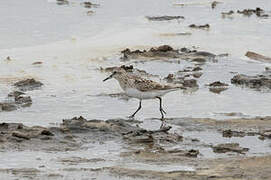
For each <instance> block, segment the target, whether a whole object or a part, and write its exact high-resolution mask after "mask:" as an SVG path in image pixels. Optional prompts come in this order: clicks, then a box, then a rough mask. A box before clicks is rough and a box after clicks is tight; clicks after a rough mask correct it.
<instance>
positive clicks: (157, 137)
mask: <svg viewBox="0 0 271 180" xmlns="http://www.w3.org/2000/svg"><path fill="white" fill-rule="evenodd" d="M170 129H171V127H170V126H169V127H164V128H162V129H159V130H156V131H148V130H145V129H140V130H135V131H130V132H128V133H124V134H123V138H124V139H126V140H128V141H129V142H130V143H152V144H154V143H155V144H160V143H178V142H180V141H182V139H183V137H182V136H180V135H178V134H171V133H168V131H169V130H170Z"/></svg>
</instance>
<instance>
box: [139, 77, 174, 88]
mask: <svg viewBox="0 0 271 180" xmlns="http://www.w3.org/2000/svg"><path fill="white" fill-rule="evenodd" d="M134 81H135V82H134V84H135V88H136V89H138V90H139V91H154V90H169V89H176V88H179V87H175V86H171V85H163V84H160V83H158V82H155V81H152V80H149V79H143V78H136V79H135V80H134Z"/></svg>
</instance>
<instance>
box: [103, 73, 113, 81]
mask: <svg viewBox="0 0 271 180" xmlns="http://www.w3.org/2000/svg"><path fill="white" fill-rule="evenodd" d="M113 75H114V74H111V75H110V76H108V77H107V78H105V79H104V80H103V82H105V81H107V80H108V79H111V78H112V77H113Z"/></svg>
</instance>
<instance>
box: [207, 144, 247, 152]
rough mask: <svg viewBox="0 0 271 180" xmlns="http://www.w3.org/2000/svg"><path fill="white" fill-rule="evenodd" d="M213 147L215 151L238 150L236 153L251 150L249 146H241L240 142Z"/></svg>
mask: <svg viewBox="0 0 271 180" xmlns="http://www.w3.org/2000/svg"><path fill="white" fill-rule="evenodd" d="M212 148H213V151H214V152H215V153H227V152H236V153H240V154H244V153H245V152H247V151H248V150H249V149H248V148H242V147H240V146H239V144H238V143H226V144H219V145H216V146H213V147H212Z"/></svg>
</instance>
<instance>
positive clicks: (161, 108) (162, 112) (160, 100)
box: [157, 97, 167, 120]
mask: <svg viewBox="0 0 271 180" xmlns="http://www.w3.org/2000/svg"><path fill="white" fill-rule="evenodd" d="M157 98H158V99H159V102H160V108H159V110H160V112H161V115H162V118H161V119H162V120H163V119H164V114H167V113H166V111H164V109H163V107H162V98H161V97H157Z"/></svg>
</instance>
